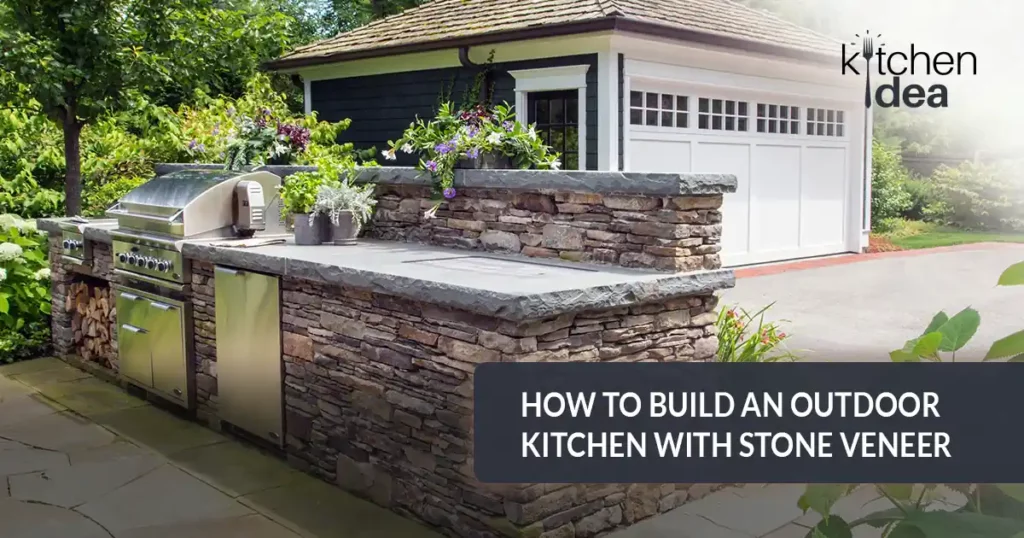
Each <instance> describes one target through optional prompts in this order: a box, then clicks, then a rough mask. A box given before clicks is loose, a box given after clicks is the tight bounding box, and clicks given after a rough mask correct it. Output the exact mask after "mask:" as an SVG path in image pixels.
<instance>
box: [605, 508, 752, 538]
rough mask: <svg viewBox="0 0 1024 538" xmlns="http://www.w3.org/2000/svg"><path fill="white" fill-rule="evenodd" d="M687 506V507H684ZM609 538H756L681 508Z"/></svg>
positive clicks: (647, 520)
mask: <svg viewBox="0 0 1024 538" xmlns="http://www.w3.org/2000/svg"><path fill="white" fill-rule="evenodd" d="M684 506H685V505H684ZM607 537H608V538H756V537H754V536H752V535H750V534H745V533H742V532H739V531H735V530H732V529H727V528H725V527H722V526H720V525H718V524H716V523H714V522H712V521H710V520H708V519H705V518H703V517H700V516H696V515H693V514H686V513H683V512H681V511H679V508H677V509H675V510H673V511H671V512H668V513H666V514H662V515H660V516H658V517H653V518H650V519H645V520H644V521H641V522H640V523H637V524H635V525H633V526H632V527H627V528H625V529H622V530H620V531H615V532H611V533H609V534H608V535H607Z"/></svg>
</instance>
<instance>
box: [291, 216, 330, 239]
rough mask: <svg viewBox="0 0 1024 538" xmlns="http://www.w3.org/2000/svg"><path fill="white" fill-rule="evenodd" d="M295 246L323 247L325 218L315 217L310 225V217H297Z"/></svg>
mask: <svg viewBox="0 0 1024 538" xmlns="http://www.w3.org/2000/svg"><path fill="white" fill-rule="evenodd" d="M294 218H295V244H296V245H322V244H323V242H324V235H325V234H324V228H325V226H324V218H323V217H322V216H320V215H317V216H315V217H313V223H312V225H310V222H309V215H305V214H299V215H295V217H294Z"/></svg>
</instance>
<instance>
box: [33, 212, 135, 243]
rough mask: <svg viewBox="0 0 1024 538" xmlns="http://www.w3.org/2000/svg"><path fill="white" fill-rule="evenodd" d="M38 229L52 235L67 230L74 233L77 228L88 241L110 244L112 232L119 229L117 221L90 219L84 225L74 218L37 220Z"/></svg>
mask: <svg viewBox="0 0 1024 538" xmlns="http://www.w3.org/2000/svg"><path fill="white" fill-rule="evenodd" d="M36 227H38V228H39V229H40V230H43V231H46V232H50V233H52V234H59V233H61V232H62V231H64V230H65V229H67V230H68V231H72V229H73V228H77V229H78V230H79V231H80V232H81V233H82V236H83V237H85V238H86V239H88V240H90V241H96V242H97V243H107V244H109V243H111V242H112V239H111V237H110V232H111V231H112V230H114V229H115V228H117V220H115V219H89V221H88V222H86V223H82V222H79V221H77V220H75V218H73V217H60V218H58V217H54V218H48V219H37V220H36Z"/></svg>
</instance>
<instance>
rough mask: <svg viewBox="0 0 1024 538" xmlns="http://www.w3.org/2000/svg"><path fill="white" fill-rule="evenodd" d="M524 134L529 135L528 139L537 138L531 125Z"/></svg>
mask: <svg viewBox="0 0 1024 538" xmlns="http://www.w3.org/2000/svg"><path fill="white" fill-rule="evenodd" d="M526 134H527V135H528V136H529V137H530V140H537V131H534V130H533V127H532V126H531V127H530V130H529V131H528V132H527V133H526Z"/></svg>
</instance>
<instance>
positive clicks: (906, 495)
mask: <svg viewBox="0 0 1024 538" xmlns="http://www.w3.org/2000/svg"><path fill="white" fill-rule="evenodd" d="M879 487H881V488H882V491H884V492H885V494H886V495H888V496H890V497H892V498H893V499H896V500H898V501H906V500H909V499H910V496H911V494H913V493H914V485H913V484H882V485H881V486H879Z"/></svg>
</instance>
